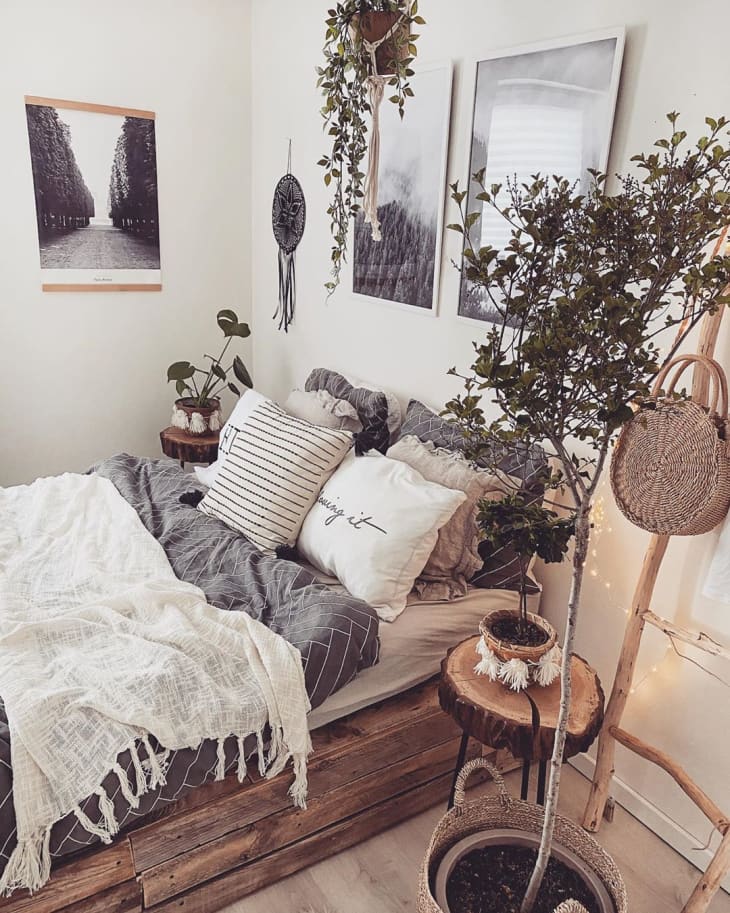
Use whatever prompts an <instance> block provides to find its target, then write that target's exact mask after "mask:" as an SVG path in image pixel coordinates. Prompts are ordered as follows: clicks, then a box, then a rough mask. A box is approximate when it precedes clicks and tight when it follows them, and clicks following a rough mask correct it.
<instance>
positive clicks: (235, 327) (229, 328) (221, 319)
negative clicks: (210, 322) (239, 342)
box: [216, 309, 251, 339]
mask: <svg viewBox="0 0 730 913" xmlns="http://www.w3.org/2000/svg"><path fill="white" fill-rule="evenodd" d="M216 319H217V321H218V326H219V327H220V328H221V330H223V335H224V336H238V337H240V338H241V339H246V337H247V336H250V335H251V330H250V329H249V326H248V324H247V323H239V322H238V315H237V314H236V312H235V311H231V310H228V309H226V310H223V311H218V316H217V318H216Z"/></svg>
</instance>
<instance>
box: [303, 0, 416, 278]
mask: <svg viewBox="0 0 730 913" xmlns="http://www.w3.org/2000/svg"><path fill="white" fill-rule="evenodd" d="M424 22H425V20H424V19H423V18H422V17H421V16H419V15H418V2H417V0H344V2H342V3H338V4H337V6H336V7H335V8H334V9H331V10H329V12H328V18H327V20H326V25H327V32H326V34H325V44H324V57H325V64H324V66H323V67H318V68H317V74H318V76H319V79H318V80H317V85H318V86H319V87H320V88H321V90H322V94H323V95H324V98H325V104H324V106H323V107H322V117H323V118H324V129H325V130H326V131H327V134H328V135H329V136H330V137H331V138H332V151H331V153H330V154H329V155H325V156H323V157H322V158H321V159H320V160H319V164H320V165H321V166H322V167H323V168H324V169H325V173H324V182H325V184H326V185H327V186H328V187H329V186H332V187H333V196H332V202H331V204H330V206H329V207H328V209H327V214H328V215H329V216H330V219H331V230H332V238H333V245H332V279H331V281H329V282H327V283H326V288H327V289H328V291H329V293H330V294H332V292H334V290H335V289H336V288H337V286H338V285H339V281H340V272H341V270H342V265H343V263H344V262H345V260H346V257H347V238H348V231H349V227H350V219H351V218H352V217H353V216H354V215H355V214H356V213H357V212H359V211H360V209H364V210H365V218H366V221H368V222H370V223H371V224H372V231H373V238H374V239H375V240H379V238H380V233H379V225H378V221H377V164H378V159H379V143H378V135H379V134H378V130H379V127H378V110H379V107H380V102H381V101H382V99H383V98H384V97H385V95H386V92H387V93H388V99H389V101H390V102H392V103H393V104H394V105H397V106H398V111H399V113H400V116H401V117H403V113H404V108H405V103H406V98H408V97H410V96H412V95H413V89H412V88H411V86H410V82H409V80H410V78H411V76H413V70H412V68H411V66H412V64H413V60H414V58H415V56H416V54H417V48H416V41H417V40H418V37H419V36H418V34H417V33H416V31H415V29H416V27H417V26H420V25H423V24H424ZM368 115H371V116H372V126H373V132H372V136H371V141H370V155H369V173H368V175H366V174H365V173H364V172H363V171H361V165H362V160H363V158H364V157H365V152H366V151H367V149H368V139H367V134H368Z"/></svg>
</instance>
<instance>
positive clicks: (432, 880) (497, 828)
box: [416, 758, 628, 913]
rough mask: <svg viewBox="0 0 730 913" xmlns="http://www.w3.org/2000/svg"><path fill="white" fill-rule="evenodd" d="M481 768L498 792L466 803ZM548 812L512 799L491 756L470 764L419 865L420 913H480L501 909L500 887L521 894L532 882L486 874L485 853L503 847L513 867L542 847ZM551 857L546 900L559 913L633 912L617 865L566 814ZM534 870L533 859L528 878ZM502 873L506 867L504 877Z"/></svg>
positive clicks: (506, 893)
mask: <svg viewBox="0 0 730 913" xmlns="http://www.w3.org/2000/svg"><path fill="white" fill-rule="evenodd" d="M479 768H486V769H487V770H488V771H489V773H490V774H491V776H492V778H493V779H494V781H495V782H496V784H497V787H498V794H497V795H496V796H481V797H479V798H477V799H475V800H473V801H472V802H467V801H466V797H465V788H466V782H467V780H468V778H469V776H470V775H471V774H472V773H473V772H474V771H475V770H477V769H479ZM543 815H544V809H543V808H542V807H541V806H539V805H533V804H532V803H531V802H523V801H521V800H517V799H513V798H512V797H511V796H510V794H509V793H508V791H507V787H506V785H505V782H504V780H503V779H502V776H501V774H500V773H499V771H498V770H497V769H496V768H495V767H494V766H493V765H492V764H491V763H490V762H489V761H487V760H485V759H484V758H477V759H476V760H474V761H471V762H469V763H468V764H466V765H465V766H464V767H463V769H462V771H461V773H460V774H459V777H458V780H457V785H456V793H455V804H454V807H453V808H452V809H451V810H450V811H448V812H447V813H446V814H445V815H444V816H443V818H442V819H441V820H440V821H439V823H438V824H437V825H436V830H435V831H434V833H433V836H432V837H431V843H430V846H429V848H428V851H427V853H426V857H425V859H424V861H423V864H422V866H421V872H420V878H419V891H418V903H417V908H416V909H417V911H418V913H476V911H479V910H483V909H489V910H490V911H491V913H501V911H502V910H503V909H504V903H503V902H502V903H501V904H500V903H499V901H495V899H494V892H495V891H496V892H497V896H500V895H501V897H502V898H504V897H505V896H506V897H509V896H515V895H516V896H519V892H520V891H524V890H525V888H526V887H527V885H526V883H525V884H518V883H513V884H505V883H504V882H502V883H499V884H497V883H496V882H497V881H498V880H499V878H496V879H495V871H496V867H495V866H494V865H493V866H491V867H490V868H485V872H484V878H483V879H480V877H479V857H480V854H482V853H483V854H484V855H485V856H486V855H487V854H489V853H490V852H491V853H493V854H494V853H495V852H496V853H497V855H498V854H499V852H500V851H501V852H502V855H503V857H506V859H507V860H509V861H510V862H511V863H512V865H511V866H508V867H507V872H508V873H509V871H510V870H511V871H514V869H515V868H516V867H515V866H514V862H515V860H516V858H517V856H518V855H519V854H520V853H523V852H530V851H532V850H536V848H537V847H538V846H539V843H540V833H541V831H542V825H543ZM475 856H476V858H475ZM467 857H469V859H468V860H467ZM464 862H466V866H467V871H466V872H464V869H463V864H464ZM551 863H552V864H553V870H554V876H553V878H552V879H551V880H550V882H549V883H548V884H547V885H546V887H547V891H548V896H547V897H546V898H545V900H547V901H548V903H547V906H549V907H550V909H551V910H553V911H554V913H588V911H592V913H627V910H628V906H627V899H626V888H625V886H624V883H623V879H622V877H621V873H620V872H619V870H618V868H617V866H616V863H615V862H614V861H613V859H612V858H611V856H609V855H608V853H607V852H606V851H605V850H604V849H603V847H601V846H600V845H599V844H598V843H597V842H596V841H595V840H594V839H593V838H592V837H590V836H589V835H588V834H587V833H586V831H584V830H583V828H581V827H579V826H578V825H577V824H574V823H573V822H572V821H569V820H568V819H567V818H563V817H562V816H560V815H559V816H557V818H556V820H555V842H554V844H553V851H552V855H551ZM533 864H534V857H533ZM460 868H461V871H460ZM531 868H532V865H529V866H528V871H527V875H528V877H529V872H530V870H531ZM504 871H505V869H504V868H502V870H501V873H500V877H502V878H503V877H504ZM464 875H466V880H467V885H466V890H465V889H464V887H465V885H464ZM505 889H506V890H505ZM490 896H491V899H490Z"/></svg>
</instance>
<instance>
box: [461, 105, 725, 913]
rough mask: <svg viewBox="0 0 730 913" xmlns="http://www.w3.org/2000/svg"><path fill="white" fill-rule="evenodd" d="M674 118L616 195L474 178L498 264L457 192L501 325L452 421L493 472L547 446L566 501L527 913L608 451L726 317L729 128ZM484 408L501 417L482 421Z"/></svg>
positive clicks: (548, 829)
mask: <svg viewBox="0 0 730 913" xmlns="http://www.w3.org/2000/svg"><path fill="white" fill-rule="evenodd" d="M667 117H668V120H669V122H670V124H671V130H672V132H671V135H670V136H669V137H667V138H662V139H659V140H657V142H656V143H655V148H656V151H653V152H651V153H649V154H640V155H636V156H634V157H633V158H632V160H631V161H632V162H633V163H634V165H635V172H634V173H632V174H628V175H616V183H615V187H616V189H615V192H614V193H609V192H608V190H607V180H606V175H603V174H599V173H598V172H591V177H592V183H591V186H590V188H589V189H588V191H587V193H586V194H585V195H583V194H581V193H579V191H578V189H577V188H576V186H575V185H573V184H571V183H570V182H569V181H567V180H565V179H563V178H561V177H558V176H554V177H552V178H549V179H548V178H545V177H541V176H540V175H535V176H533V178H532V179H531V180H530V182H528V183H518V182H517V181H516V180H510V181H507V184H506V188H505V193H504V194H502V193H501V191H502V186H501V185H492V186H490V187H487V186H485V173H484V171H483V170H482V171H479V172H477V173H476V174H474V175H473V180H474V182H475V183H476V185H477V188H476V189H477V191H478V192H477V194H476V198H477V199H478V200H479V201H480V202H481V203H483V204H484V205H485V206H488V207H493V208H494V210H495V211H496V212H498V213H499V214H500V215H501V216H502V217H503V218H504V219H506V220H507V222H508V223H509V225H510V229H511V238H510V241H509V243H508V244H507V247H506V249H505V250H503V251H498V250H496V249H495V248H493V247H491V246H489V245H486V246H484V245H481V244H480V243H479V241H478V239H477V237H476V234H477V232H478V231H479V227H478V223H479V221H480V215H479V214H478V213H468V212H467V211H466V207H465V200H466V197H467V194H466V191H463V190H460V189H459V185H458V183H456V184H452V185H451V189H452V199H453V201H454V202H455V203H456V205H457V206H458V209H459V214H460V220H459V222H458V223H456V224H454V225H451V226H450V228H452V229H453V230H455V231H457V232H459V233H461V234H462V235H463V237H464V241H465V246H464V252H463V265H462V267H461V269H462V272H463V273H464V274H465V276H466V278H467V279H468V280H469V281H470V282H472V283H474V284H475V285H477V286H478V287H479V288H480V289H481V290H483V291H484V293H485V294H486V296H487V298H488V300H489V302H490V304H491V306H492V307H493V308H494V309H495V310H496V311H497V313H498V315H499V317H498V320H497V321H496V322H495V324H494V325H493V326H492V328H491V329H490V330H488V331H487V335H486V339H485V340H484V341H482V342H478V343H475V344H474V348H475V356H474V361H473V363H472V365H471V371H470V372H469V373H467V374H465V375H458V376H461V377H462V379H463V381H464V393H463V394H462V395H459V396H457V397H455V398H454V399H453V400H451V401H450V402H449V403H447V406H446V410H445V414H447V415H450V416H451V417H452V419H453V420H454V421H455V422H456V423H457V424H458V425H459V427H460V428H461V430H462V431H463V432H464V434H465V436H466V437H467V440H468V449H469V451H470V453H469V455H470V456H472V458H476V457H480V458H481V459H482V460H484V459H487V460H488V459H489V454H490V452H493V451H494V444H495V443H496V442H500V443H502V444H505V443H506V444H511V445H514V444H515V443H517V444H520V445H521V446H524V445H528V446H532V445H535V444H542V445H544V446H546V447H547V448H548V449H549V450H550V451H551V452H552V455H553V456H554V457H557V459H558V461H559V465H560V470H559V471H558V472H554V473H553V474H552V477H551V479H550V481H549V483H548V487H549V488H553V489H557V488H560V489H562V491H563V493H564V495H565V496H566V497H567V501H568V515H569V518H570V520H571V522H572V523H573V524H574V528H575V541H574V548H573V560H572V582H571V589H570V596H569V600H568V615H567V622H566V628H565V633H564V638H563V660H562V669H561V699H560V712H559V717H558V724H557V728H556V737H555V743H554V750H553V754H552V759H551V762H550V781H549V786H548V792H547V801H546V805H545V817H544V826H543V831H542V838H541V845H540V851H539V854H538V858H537V862H536V865H535V870H534V872H533V875H532V878H531V880H530V884H529V887H528V889H527V892H526V894H525V897H524V899H523V902H522V907H521V911H522V913H531V911H532V910H533V908H534V905H535V899H536V897H537V893H538V890H539V888H540V885H541V883H542V879H543V876H544V874H545V870H546V867H547V863H548V860H549V857H550V853H551V848H552V839H553V831H554V827H555V816H556V812H557V801H558V793H559V789H560V773H561V769H562V762H563V754H564V750H565V738H566V730H567V723H568V714H569V710H570V701H571V656H572V652H573V645H574V638H575V629H576V623H577V620H578V614H579V609H580V602H581V587H582V583H583V568H584V565H585V561H586V556H587V553H588V547H589V540H590V534H591V520H590V516H591V507H592V504H593V498H594V496H595V493H596V488H597V486H598V483H599V481H600V478H601V474H602V472H603V469H604V466H605V464H606V460H607V458H608V455H609V449H610V447H611V443H612V442H613V441H614V439H615V437H616V435H617V433H618V431H619V430H620V428H621V426H622V425H623V424H624V423H625V422H626V421H628V420H629V419H630V418H631V417H632V415H633V410H632V408H631V404H632V403H633V402H635V401H637V400H639V399H640V398H641V397H644V396H646V395H648V393H649V392H650V383H651V379H652V377H653V376H655V375H656V373H657V371H658V370H659V369H660V367H661V366H662V365H663V364H666V363H667V361H668V360H669V359H671V358H672V357H673V356H674V354H675V353H676V352H677V350H678V349H679V347H680V346H681V345H682V343H683V342H684V340H685V339H686V338H687V335H688V334H689V333H690V332H691V331H692V329H693V328H694V327H695V326H696V325H697V323H698V322H699V321H700V319H701V318H702V316H703V315H704V314H706V313H708V312H711V311H714V310H715V309H717V308H718V307H720V306H725V305H726V304H728V303H730V295H729V294H728V290H729V289H730V286H729V283H730V256H727V255H726V254H725V253H724V252H723V251H722V246H721V249H720V250H716V251H715V252H713V253H712V254H708V251H709V250H710V248H709V247H708V245H709V244H711V243H712V242H713V241H715V240H717V239H718V238H719V237H720V234H721V231H722V229H723V228H724V227H725V226H727V225H728V223H730V150H728V149H727V148H726V143H727V142H728V136H729V134H730V131H729V130H728V121H727V120H726V118H724V117H721V118H719V119H717V120H715V119H713V118H710V117H708V118H707V119H706V124H707V128H708V130H707V133H706V135H704V136H701V137H700V138H699V139H698V140H697V141H696V142H695V143H694V144H693V145H691V146H689V147H688V146H687V144H686V142H685V141H686V137H687V134H686V132H685V131H684V130H680V129H678V127H677V120H678V115H677V114H676V113H671V114H669V115H667ZM672 328H676V329H675V330H674V333H671V332H669V333H668V331H672ZM671 337H673V339H672V340H671V341H670V342H668V343H666V342H665V341H666V340H667V339H668V338H671ZM661 343H665V348H664V349H662V348H660V344H661ZM451 373H453V374H456V373H457V372H456V370H455V369H453V370H452V372H451ZM485 394H488V395H489V396H490V398H491V402H492V403H493V404H494V405H496V407H497V413H498V417H497V418H496V419H494V420H491V421H490V420H489V419H488V418H487V415H486V414H485V411H484V409H483V407H482V397H483V396H484V395H485ZM518 515H519V519H520V520H521V521H525V520H526V519H528V518H527V517H526V515H525V513H524V511H518ZM542 521H543V518H541V517H540V516H539V515H538V516H537V517H536V522H538V523H541V522H542Z"/></svg>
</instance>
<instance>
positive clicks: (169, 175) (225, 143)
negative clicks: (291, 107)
mask: <svg viewBox="0 0 730 913" xmlns="http://www.w3.org/2000/svg"><path fill="white" fill-rule="evenodd" d="M249 29H250V22H249V3H248V2H247V0H126V2H124V3H118V2H115V0H64V2H63V3H59V2H56V0H0V113H1V114H2V125H3V126H2V149H1V152H0V154H1V155H2V168H1V173H2V201H3V202H2V218H0V262H1V267H0V287H1V289H2V290H1V292H0V390H1V391H2V407H0V484H11V483H15V482H22V481H28V480H30V479H32V478H34V477H35V476H37V475H49V474H52V473H56V472H61V471H64V470H83V469H85V468H86V467H87V466H88V465H89V464H90V463H91V462H92V461H93V460H95V459H98V458H100V457H104V456H108V455H110V454H112V453H114V452H117V451H120V450H127V451H129V452H132V453H139V454H149V455H159V452H160V451H159V438H158V434H159V431H160V429H161V428H164V427H165V426H166V425H167V424H169V418H170V407H171V403H172V401H173V399H174V396H175V392H174V387H173V385H170V386H167V385H166V378H165V370H166V368H167V365H168V364H169V363H170V362H171V361H176V360H179V359H190V360H191V361H193V362H194V361H195V359H196V358H201V356H202V353H203V351H211V349H212V348H215V346H217V345H218V341H219V339H220V340H222V336H221V335H220V331H219V330H218V328H217V327H216V324H215V314H216V312H217V311H218V310H220V309H221V308H223V307H231V308H233V309H234V310H237V311H238V313H239V316H240V317H241V319H247V318H248V315H249V313H250V281H249V274H250V240H249V239H250V231H249V228H250V220H249V190H250V160H249V154H250V144H249V133H250V97H251V91H250V61H249V53H250V37H249ZM25 94H29V95H43V96H50V97H55V98H69V99H74V100H78V101H90V102H96V103H102V104H110V105H119V106H124V107H136V108H145V109H151V110H153V111H155V112H156V114H157V157H158V170H159V204H160V223H161V261H162V282H163V291H162V292H161V293H152V292H146V293H132V292H125V293H104V294H102V293H80V294H73V293H45V294H44V293H43V292H41V290H40V271H39V265H38V244H37V240H36V227H35V216H34V206H33V185H32V178H31V168H30V156H29V153H28V138H27V132H26V125H25V109H24V106H23V96H24V95H25ZM241 352H242V354H244V353H245V352H246V350H245V349H244V348H243V347H242V348H241Z"/></svg>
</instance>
